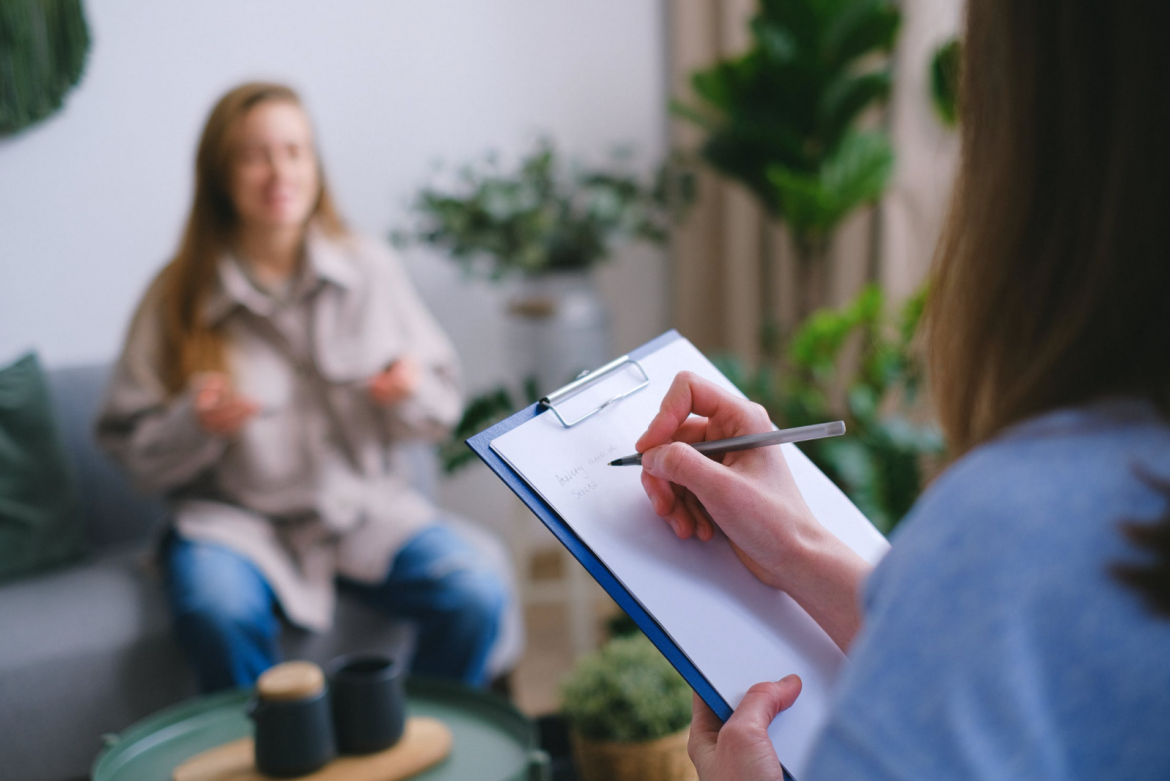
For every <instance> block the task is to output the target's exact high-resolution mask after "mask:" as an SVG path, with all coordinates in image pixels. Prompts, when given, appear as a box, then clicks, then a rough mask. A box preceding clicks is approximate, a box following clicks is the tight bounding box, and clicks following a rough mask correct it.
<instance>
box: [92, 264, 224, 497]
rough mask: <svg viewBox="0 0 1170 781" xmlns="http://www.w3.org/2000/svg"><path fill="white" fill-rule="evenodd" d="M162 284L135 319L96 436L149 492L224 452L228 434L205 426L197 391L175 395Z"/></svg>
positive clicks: (189, 477) (177, 483) (170, 487)
mask: <svg viewBox="0 0 1170 781" xmlns="http://www.w3.org/2000/svg"><path fill="white" fill-rule="evenodd" d="M160 321H161V318H160V285H159V282H158V280H156V281H155V283H154V284H153V285H152V286H151V288H150V289H149V290H148V291H147V294H146V296H145V298H144V299H143V301H142V303H141V305H140V306H139V308H138V311H137V312H136V313H135V315H134V318H133V320H132V322H131V324H130V329H129V332H128V333H127V336H126V341H125V344H124V346H123V348H122V353H121V356H120V357H119V358H118V361H117V363H116V364H115V366H114V369H113V372H112V374H111V377H110V380H109V384H108V386H107V388H106V394H105V399H104V401H103V403H102V407H101V410H100V412H99V413H98V417H97V422H96V437H97V441H98V445H99V446H100V447H101V448H102V449H103V450H105V451H106V452H107V453H108V454H109V455H110V456H111V457H112V458H113V459H114V460H115V461H117V462H118V463H119V464H120V465H121V466H122V468H123V469H125V470H126V472H127V473H128V474H129V476H130V479H131V481H132V482H133V483H134V485H135V486H136V487H137V488H138V489H139V490H141V491H143V492H146V493H169V492H172V491H174V490H176V489H179V488H182V487H183V486H184V485H185V484H187V483H189V482H191V481H193V480H194V479H195V478H196V477H198V476H199V475H200V474H201V473H202V472H203V471H205V470H206V469H207V468H209V467H210V466H211V465H212V464H214V463H215V462H216V461H217V460H219V458H220V457H221V456H222V455H223V452H224V449H225V448H226V446H227V443H226V440H225V439H224V438H222V437H217V436H214V435H212V434H209V433H208V432H206V431H204V430H203V429H202V428H201V427H200V426H199V422H198V420H197V418H196V416H195V407H194V394H193V392H192V391H190V390H187V391H184V392H183V393H180V394H178V395H176V396H171V395H170V394H169V393H168V392H167V390H166V387H165V385H164V383H163V380H162V371H161V360H160V357H161V351H162V338H161V323H160Z"/></svg>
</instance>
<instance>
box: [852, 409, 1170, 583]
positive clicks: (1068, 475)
mask: <svg viewBox="0 0 1170 781" xmlns="http://www.w3.org/2000/svg"><path fill="white" fill-rule="evenodd" d="M1151 476H1154V477H1158V476H1160V477H1161V478H1163V479H1170V424H1168V423H1167V422H1166V420H1165V419H1164V418H1163V417H1162V416H1161V415H1160V414H1159V413H1158V411H1157V410H1156V409H1155V408H1154V407H1153V405H1151V404H1148V403H1146V402H1143V401H1139V400H1134V399H1114V400H1109V401H1104V402H1100V403H1096V404H1092V405H1088V406H1083V407H1077V408H1070V409H1062V410H1057V411H1054V412H1051V413H1047V414H1045V415H1041V416H1038V417H1036V418H1034V419H1032V420H1029V421H1025V422H1024V423H1021V424H1019V425H1017V426H1015V427H1013V428H1012V429H1010V430H1008V431H1006V432H1004V433H1003V434H1002V435H1001V436H999V437H997V438H996V439H995V440H993V441H991V442H988V443H986V444H984V445H982V446H981V447H979V448H977V449H975V450H973V451H972V452H971V453H969V454H967V455H966V456H965V457H963V458H962V459H960V460H959V461H957V462H956V463H955V464H953V465H952V466H951V467H950V468H949V469H948V470H947V471H946V472H945V473H944V474H943V475H941V476H940V477H939V478H938V479H937V480H936V481H935V482H934V484H932V485H931V487H930V488H929V489H928V490H927V491H926V493H925V494H924V495H923V496H922V498H921V499H920V500H919V502H918V503H917V504H916V505H915V507H914V509H913V510H912V511H911V513H910V515H909V516H908V517H907V518H906V519H905V520H904V521H903V523H902V526H901V527H900V528H899V529H898V531H897V532H896V533H895V535H894V539H893V543H894V545H893V550H892V551H891V554H890V556H889V559H890V561H889V562H888V563H889V565H890V566H889V567H888V568H886V567H883V569H890V570H909V571H913V574H911V575H910V576H911V577H920V576H921V574H922V571H923V569H924V568H925V569H930V570H932V575H934V576H947V577H952V578H958V579H959V580H960V581H961V580H965V579H968V578H979V579H982V580H984V581H985V582H986V584H987V585H988V586H994V585H996V584H997V583H998V584H999V585H1001V586H1002V587H1003V588H1004V589H1005V590H1008V591H1010V590H1012V589H1018V588H1021V587H1026V586H1029V585H1032V586H1036V587H1037V588H1056V589H1059V588H1063V587H1064V586H1067V585H1069V583H1067V582H1064V581H1065V580H1066V579H1067V580H1068V581H1069V582H1071V581H1075V580H1077V579H1078V578H1080V579H1082V581H1083V580H1084V579H1085V577H1086V576H1089V579H1090V580H1093V579H1096V577H1097V576H1098V575H1100V577H1102V578H1104V577H1105V573H1106V570H1107V569H1108V563H1109V562H1110V561H1114V560H1117V559H1119V558H1124V557H1126V556H1127V555H1129V553H1130V551H1129V549H1128V546H1127V543H1126V542H1125V539H1124V538H1123V536H1122V535H1121V533H1120V531H1119V526H1120V524H1122V523H1124V522H1126V521H1141V520H1143V519H1144V520H1151V521H1152V520H1154V519H1155V518H1157V517H1158V516H1160V515H1161V513H1162V512H1164V510H1165V506H1166V501H1167V498H1166V496H1165V494H1164V492H1162V491H1161V490H1159V489H1158V488H1157V487H1156V486H1155V485H1154V484H1153V483H1152V482H1151V480H1150V479H1149V478H1150V477H1151ZM1041 568H1043V570H1044V572H1045V573H1046V574H1045V577H1044V578H1043V579H1028V578H1027V577H1025V575H1024V573H1027V572H1034V571H1038V570H1039V569H1041ZM889 574H891V575H894V573H893V572H891V573H889ZM907 574H910V573H907ZM884 579H885V578H884V576H883V575H882V574H881V573H880V572H879V574H878V577H877V578H875V582H874V583H873V584H871V592H872V591H873V590H877V587H878V586H879V585H880V583H881V581H882V580H884Z"/></svg>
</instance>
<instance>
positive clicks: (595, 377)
mask: <svg viewBox="0 0 1170 781" xmlns="http://www.w3.org/2000/svg"><path fill="white" fill-rule="evenodd" d="M627 364H629V365H631V366H633V367H634V368H636V369H637V370H638V373H639V374H641V375H642V381H641V382H640V383H638V384H637V385H635V386H634V387H633V388H629V389H627V390H624V391H622V392H621V393H619V394H617V395H616V396H613V397H611V398H609V399H607V400H606V401H603V402H602V403H601V404H600V405H599V406H597V407H595V408H594V409H591V410H589V411H588V412H586V413H585V414H584V415H582V416H581V417H579V418H577V419H576V420H572V421H569V420H565V418H564V417H563V416H562V415H561V411H560V410H558V409H557V406H556V405H557V404H558V403H559V402H562V401H565V400H566V399H569V398H571V397H573V396H576V395H577V394H578V393H580V392H581V391H583V390H585V389H586V388H588V387H590V386H593V385H596V384H597V383H599V382H601V381H602V380H603V379H605V378H606V377H607V376H609V375H610V374H613V373H614V372H616V371H617V370H618V369H620V368H622V367H623V366H625V365H627ZM649 384H650V375H649V374H647V373H646V369H645V368H643V366H642V364H640V363H638V362H637V361H635V360H634V359H633V358H631V357H630V356H628V355H623V356H622V357H621V358H618V359H617V360H614V361H610V362H609V363H607V364H606V365H605V366H602V367H601V368H600V369H597V370H596V371H592V372H581V375H580V376H579V377H577V379H575V380H573V381H572V382H570V383H569V384H568V385H566V386H565V387H563V388H561V389H560V390H556V391H553V392H552V393H550V394H548V395H547V396H545V397H544V398H543V399H541V400H540V406H542V407H544V408H545V409H550V410H552V413H553V414H554V415H556V416H557V420H559V421H560V422H561V425H562V426H564V427H565V428H572V427H573V426H575V425H577V424H578V423H580V422H581V421H583V420H587V419H589V418H591V417H593V416H594V415H596V414H597V413H598V412H601V411H602V410H603V409H605V408H606V407H608V406H609V405H610V404H613V403H614V402H615V401H620V400H621V399H624V398H625V397H626V396H629V395H631V394H634V393H637V392H638V391H640V390H642V389H643V388H645V387H646V386H647V385H649Z"/></svg>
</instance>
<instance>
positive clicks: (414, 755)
mask: <svg viewBox="0 0 1170 781" xmlns="http://www.w3.org/2000/svg"><path fill="white" fill-rule="evenodd" d="M451 741H452V737H451V730H449V729H447V726H446V725H445V724H443V722H441V721H439V720H437V719H431V718H426V717H425V716H424V717H415V718H411V719H408V720H407V722H406V729H405V731H404V732H403V734H402V739H401V740H399V741H398V742H397V743H395V744H394V745H393V746H391V747H390V748H388V749H386V750H385V751H379V752H378V753H376V754H366V755H364V756H343V757H338V758H337V759H335V760H333V761H332V762H330V763H329V764H327V765H325V767H323V768H321V769H320V770H318V771H316V772H314V773H310V774H309V775H306V776H300V777H299V779H298V781H401V779H404V778H410V777H411V776H413V775H415V774H417V773H420V772H422V771H423V770H426V769H427V768H428V767H430V766H431V765H434V764H437V763H439V762H441V761H442V760H444V759H445V758H446V757H447V755H448V754H450V753H451ZM171 777H172V779H173V781H268V780H269V776H266V775H263V774H262V773H260V772H259V771H258V770H256V759H255V751H254V746H253V743H252V739H251V738H242V739H240V740H235V741H232V742H231V743H225V744H224V745H222V746H219V747H217V748H213V749H211V750H209V751H204V752H203V753H202V754H199V755H197V756H194V757H192V758H191V759H189V760H187V761H186V762H184V763H183V764H181V765H179V766H178V767H177V768H175V772H174V774H173V775H172V776H171Z"/></svg>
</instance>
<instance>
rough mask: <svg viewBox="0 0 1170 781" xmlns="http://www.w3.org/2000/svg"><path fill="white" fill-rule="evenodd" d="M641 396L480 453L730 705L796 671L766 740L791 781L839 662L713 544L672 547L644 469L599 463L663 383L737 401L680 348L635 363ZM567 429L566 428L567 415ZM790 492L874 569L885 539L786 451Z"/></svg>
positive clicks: (703, 362) (541, 423)
mask: <svg viewBox="0 0 1170 781" xmlns="http://www.w3.org/2000/svg"><path fill="white" fill-rule="evenodd" d="M640 363H641V364H642V366H643V367H645V369H646V372H647V374H649V376H650V386H649V387H647V388H645V389H643V390H641V391H639V392H637V393H635V394H633V395H632V396H630V397H628V398H625V399H623V400H621V401H620V402H617V403H616V404H613V405H612V406H610V407H608V408H607V409H605V410H603V411H602V412H600V413H599V414H597V415H595V416H594V417H592V418H590V419H589V420H587V421H585V422H583V423H581V424H579V425H577V426H574V427H573V428H571V429H566V428H564V427H562V426H561V424H560V423H559V422H558V421H557V420H556V418H555V417H554V416H553V415H552V414H544V415H539V416H537V417H535V418H533V419H532V420H531V421H529V422H527V423H525V424H523V425H521V426H518V427H517V428H515V429H513V430H512V431H509V432H508V433H507V434H504V435H503V436H501V437H499V438H497V439H495V440H494V441H492V443H491V447H492V449H493V450H494V451H495V452H496V453H498V454H499V455H500V456H501V457H502V458H503V459H504V460H505V461H507V462H508V464H509V465H510V466H511V467H512V468H513V469H515V470H516V472H517V473H518V474H519V475H520V476H521V477H522V478H523V479H524V480H525V481H526V482H527V483H528V484H529V485H530V486H531V487H532V488H533V490H535V491H536V492H537V493H538V494H540V496H541V497H542V498H544V500H545V501H546V502H548V503H549V504H550V505H551V506H552V507H553V508H554V509H555V510H556V512H557V513H558V514H559V515H560V517H561V518H562V519H563V520H564V521H565V523H567V524H568V525H569V526H570V527H571V528H572V529H573V531H574V532H576V534H577V535H578V536H579V537H580V538H581V540H582V541H583V542H584V543H585V544H586V545H587V546H589V548H590V549H591V550H592V551H593V553H594V554H596V555H597V557H598V558H599V559H601V561H603V562H604V563H605V564H606V566H607V567H608V568H609V569H610V571H611V572H613V574H614V575H615V576H616V577H617V579H618V580H619V581H621V583H622V585H623V586H625V588H626V589H627V590H628V591H629V592H630V593H631V594H632V595H633V597H634V598H635V599H636V600H637V601H638V602H639V603H640V604H641V605H642V607H643V608H645V609H646V611H647V612H648V613H649V614H650V615H652V616H653V617H654V619H655V620H656V621H657V622H658V623H659V624H660V625H661V626H662V628H663V629H664V630H665V631H666V632H667V634H669V635H670V637H671V638H672V639H673V640H674V642H675V644H676V645H677V646H678V647H679V648H680V649H681V650H682V652H683V653H684V654H685V655H686V656H687V657H688V658H689V659H690V660H691V662H692V663H694V665H695V666H696V667H697V668H698V669H699V671H700V672H702V673H703V675H704V676H705V677H706V678H707V680H708V681H709V682H710V683H711V685H712V686H713V687H714V688H715V690H716V691H718V692H719V694H720V695H721V696H722V697H723V698H724V699H725V700H727V702H728V703H729V704H730V705H731V706H732V707H733V708H734V707H735V706H737V705H738V704H739V701H740V700H741V699H742V698H743V695H744V693H745V692H746V691H747V689H748V688H749V687H750V686H751V685H752V684H754V683H758V682H760V681H768V680H771V681H774V680H778V679H779V678H782V677H783V676H785V675H788V674H790V673H796V674H798V675H799V676H800V677H801V679H802V680H803V683H804V688H803V690H802V692H801V695H800V698H799V699H798V700H797V702H796V704H795V705H794V706H793V707H792V708H791V709H790V710H788V711H786V712H785V713H782V714H780V715H779V716H778V717H777V718H776V720H775V721H774V722H773V723H772V725H771V728H770V729H769V735H770V736H771V737H772V742H773V744H774V745H775V747H776V752H777V754H778V755H779V757H780V760H781V761H782V762H783V763H784V766H785V767H786V768H787V769H788V771H789V772H790V773H792V774H793V775H794V776H796V777H797V778H798V779H799V778H800V775H801V773H802V771H803V769H804V766H805V762H806V759H807V756H808V751H809V748H810V747H811V742H812V739H813V738H814V736H815V734H816V732H817V731H818V730H819V728H820V725H821V724H822V723H823V721H824V718H825V714H826V706H827V697H828V692H829V689H830V687H831V685H832V683H833V681H834V680H835V679H836V677H837V675H838V674H839V672H840V670H841V667H842V665H843V664H844V662H845V657H844V655H843V654H842V653H841V651H840V650H839V649H838V648H837V646H836V645H835V644H834V643H833V641H832V640H830V639H829V637H828V635H826V634H825V633H824V631H823V630H822V629H821V628H820V627H819V626H818V625H817V624H816V622H814V621H813V620H812V619H811V618H810V617H809V616H808V615H807V614H806V613H805V612H804V611H803V610H801V609H800V607H799V606H797V604H796V603H795V602H794V601H793V600H792V599H791V598H790V597H788V596H787V595H786V594H784V593H782V592H778V591H776V590H774V589H772V588H770V587H768V586H765V585H764V584H762V583H760V582H759V581H758V580H756V579H755V578H754V577H753V576H752V575H751V574H750V573H749V572H748V571H747V569H745V568H744V566H743V564H742V563H740V561H739V560H738V559H737V558H736V556H735V554H734V552H733V551H732V550H731V547H730V545H728V543H727V540H726V538H725V537H723V536H722V535H719V536H717V537H716V539H714V540H712V541H711V542H707V543H703V542H700V541H699V540H697V539H694V538H692V539H690V540H679V539H678V538H677V537H675V535H674V533H673V532H672V531H671V530H670V528H669V527H668V526H667V524H666V523H665V522H664V521H662V520H661V519H660V518H658V516H656V515H655V514H654V511H653V509H652V508H651V506H650V501H649V499H647V497H646V494H645V492H644V491H643V490H642V485H641V472H642V470H641V468H639V467H611V466H608V465H607V462H609V461H612V460H614V459H616V458H619V457H621V456H625V455H629V454H630V453H632V452H633V445H634V442H635V440H636V439H637V438H638V437H639V436H640V435H641V434H642V432H643V431H645V429H646V426H647V425H648V424H649V422H650V420H651V418H652V417H653V416H654V415H655V414H656V413H657V411H658V407H659V404H660V403H661V401H662V397H663V396H664V395H665V394H666V391H667V389H668V388H669V387H670V383H671V381H672V380H673V379H674V376H675V375H676V374H677V373H678V372H680V371H683V370H689V371H693V372H695V373H697V374H700V375H702V376H703V377H706V378H707V379H709V380H712V381H714V382H717V383H719V384H721V385H723V386H724V387H727V388H728V389H730V390H732V391H734V392H736V393H738V392H739V391H738V390H736V389H735V388H734V386H732V385H731V383H730V382H729V381H728V380H727V379H726V378H725V377H724V376H723V375H722V374H721V373H720V372H719V371H718V370H717V369H716V368H715V367H714V366H713V365H712V364H711V363H710V362H709V361H708V360H707V359H706V358H705V357H704V356H703V355H702V353H700V352H699V351H698V350H697V349H696V348H695V347H694V346H693V345H692V344H691V343H690V342H688V341H687V340H686V339H683V338H679V339H677V340H675V341H673V342H671V343H670V344H668V345H667V346H665V347H663V348H661V349H660V350H658V351H657V352H655V353H654V354H652V355H650V356H649V357H647V358H645V359H642V360H641V361H640ZM634 373H635V370H634V369H632V368H630V369H628V370H624V371H622V372H618V373H616V374H615V375H614V376H613V377H611V378H610V379H607V380H605V381H603V382H601V383H599V384H598V385H595V386H593V387H592V388H589V389H587V390H586V391H584V392H582V393H581V394H579V395H578V396H576V397H574V398H573V399H571V400H570V401H569V402H567V405H568V407H569V409H568V410H567V411H566V412H565V413H564V414H565V415H566V417H569V416H572V415H573V414H574V413H575V412H577V411H583V410H586V409H591V408H593V407H596V406H597V405H598V404H599V403H600V402H601V401H604V400H605V399H607V398H609V397H611V396H613V395H614V394H615V393H616V392H617V391H618V390H620V389H622V388H623V387H628V386H629V384H630V383H631V382H633V381H636V379H637V378H636V376H635V374H634ZM570 419H571V418H570ZM781 447H783V448H784V454H785V457H786V458H787V459H788V463H789V466H790V468H791V469H792V473H793V475H794V477H795V478H796V482H797V485H799V486H800V489H801V493H802V494H803V495H804V497H805V500H806V501H807V502H808V505H809V507H810V508H811V509H812V511H813V512H814V513H815V514H816V516H817V518H818V519H819V520H820V521H821V522H822V523H823V524H824V525H825V526H826V527H828V528H829V529H830V530H831V531H833V533H835V534H836V535H837V536H838V537H839V538H841V539H842V540H843V541H844V542H845V543H846V544H848V545H849V546H850V547H851V548H853V549H854V550H855V551H857V553H858V554H859V555H861V556H862V557H863V558H865V559H867V560H868V561H870V562H874V563H876V562H877V560H878V559H880V558H881V556H882V555H884V553H885V551H886V550H887V548H888V546H887V544H886V541H885V539H884V538H883V537H882V536H881V534H879V533H878V531H877V530H876V529H875V528H874V527H873V526H872V525H871V524H870V523H869V521H868V520H866V519H865V517H864V516H863V515H861V513H860V512H859V511H858V510H857V508H856V507H854V506H853V504H852V503H851V502H850V501H849V500H848V499H847V498H846V497H845V495H844V494H843V493H841V491H840V490H839V489H838V488H837V487H836V486H835V485H833V483H832V482H831V481H830V480H829V479H828V478H827V477H825V475H824V474H823V473H822V472H821V471H820V470H818V469H817V468H816V467H815V466H814V465H813V464H812V462H811V461H809V460H808V458H807V457H805V456H804V455H803V454H802V453H801V452H800V451H799V450H798V449H797V448H796V447H795V446H793V445H782V446H781Z"/></svg>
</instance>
